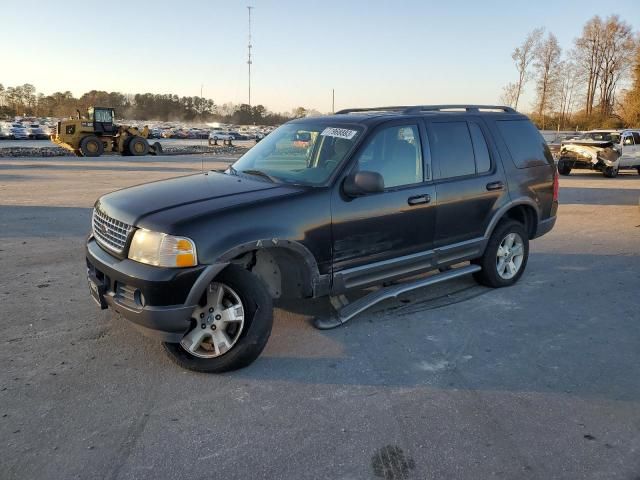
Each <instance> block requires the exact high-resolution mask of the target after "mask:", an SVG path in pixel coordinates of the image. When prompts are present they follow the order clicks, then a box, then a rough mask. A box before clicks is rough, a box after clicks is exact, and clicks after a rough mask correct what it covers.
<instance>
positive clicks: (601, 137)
mask: <svg viewBox="0 0 640 480" xmlns="http://www.w3.org/2000/svg"><path fill="white" fill-rule="evenodd" d="M580 140H597V141H599V142H613V143H618V142H620V134H619V133H618V132H587V133H585V134H583V135H582V136H581V137H580Z"/></svg>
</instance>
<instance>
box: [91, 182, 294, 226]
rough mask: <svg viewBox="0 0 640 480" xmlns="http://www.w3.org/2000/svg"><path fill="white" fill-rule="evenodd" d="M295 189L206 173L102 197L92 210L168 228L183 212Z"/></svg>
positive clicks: (141, 186) (145, 185) (275, 195)
mask: <svg viewBox="0 0 640 480" xmlns="http://www.w3.org/2000/svg"><path fill="white" fill-rule="evenodd" d="M296 190H297V189H294V188H291V187H287V186H285V185H281V184H274V183H267V182H263V181H260V180H252V179H248V178H246V177H237V176H233V175H226V174H224V173H217V172H206V173H198V174H195V175H188V176H185V177H176V178H171V179H168V180H161V181H158V182H152V183H145V184H142V185H137V186H135V187H130V188H125V189H123V190H118V191H115V192H113V193H109V194H107V195H104V196H102V197H101V198H100V199H99V200H98V201H97V202H96V205H95V207H96V208H98V209H100V210H101V211H103V212H104V213H106V214H107V215H109V216H110V217H112V218H115V219H116V220H120V221H122V222H125V223H128V224H129V225H136V226H141V223H142V224H143V225H144V223H145V219H147V218H148V217H153V218H162V219H163V221H162V222H161V223H163V224H164V225H169V224H171V223H172V221H173V217H175V216H176V214H177V212H178V211H179V212H180V215H179V220H184V218H185V216H184V215H185V213H188V214H189V215H195V214H197V213H198V212H202V211H203V210H206V211H207V212H212V211H215V210H219V209H223V208H228V207H231V206H234V205H238V204H245V203H250V202H254V201H258V200H262V199H264V198H269V197H277V196H281V195H284V194H289V193H292V192H295V191H296ZM172 212H173V213H172ZM176 220H178V219H176ZM153 223H156V222H153ZM166 233H171V232H166Z"/></svg>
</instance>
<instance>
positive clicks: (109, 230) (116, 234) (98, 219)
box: [92, 208, 132, 253]
mask: <svg viewBox="0 0 640 480" xmlns="http://www.w3.org/2000/svg"><path fill="white" fill-rule="evenodd" d="M92 226H93V235H94V237H95V238H96V240H97V241H98V243H100V244H101V245H103V246H105V247H106V248H108V249H109V250H111V251H113V252H115V253H122V252H123V251H124V247H125V245H126V244H127V238H129V234H130V233H131V228H132V227H131V225H128V224H126V223H124V222H121V221H120V220H116V219H115V218H111V217H110V216H108V215H106V214H104V213H103V212H101V211H100V210H98V209H96V208H94V209H93V222H92Z"/></svg>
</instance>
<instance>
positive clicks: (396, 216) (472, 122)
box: [85, 105, 558, 372]
mask: <svg viewBox="0 0 640 480" xmlns="http://www.w3.org/2000/svg"><path fill="white" fill-rule="evenodd" d="M301 140H304V144H305V145H304V146H300V145H299V143H300V142H301ZM557 209H558V177H557V171H556V168H555V165H554V162H553V158H552V157H551V154H550V152H549V149H548V147H547V145H546V143H545V142H544V140H543V139H542V137H541V135H540V133H539V132H538V130H537V129H536V128H535V126H534V125H533V124H532V123H531V122H530V121H529V120H528V119H527V117H526V116H524V115H521V114H519V113H518V112H516V111H515V110H513V109H512V108H510V107H501V106H474V105H463V106H460V105H454V106H413V107H380V108H374V109H350V110H343V111H341V112H338V113H337V114H335V115H330V116H325V117H313V118H310V117H306V118H302V119H297V120H293V121H291V122H289V123H286V124H284V125H282V126H281V127H280V128H278V129H277V130H275V131H274V132H273V133H271V134H270V135H268V136H267V137H265V138H264V140H262V141H261V142H259V143H258V144H257V145H256V146H255V147H253V148H252V149H251V150H249V151H248V152H246V153H245V154H244V155H243V156H242V157H241V158H240V159H239V160H238V161H236V162H235V163H234V164H233V165H231V166H230V167H229V168H228V169H226V170H225V171H209V172H204V173H198V174H194V175H189V176H184V177H179V178H173V179H168V180H164V181H159V182H154V183H149V184H145V185H139V186H135V187H131V188H127V189H123V190H119V191H116V192H113V193H109V194H107V195H104V196H102V197H100V198H99V199H98V200H97V202H96V203H95V206H94V209H93V217H92V230H91V234H90V235H89V237H88V239H87V242H86V246H85V254H86V265H87V279H88V284H89V292H90V294H91V296H92V297H93V299H94V300H95V301H96V303H97V304H98V305H99V306H100V308H102V309H107V308H109V309H111V310H113V311H114V312H116V313H118V314H120V315H121V316H122V317H124V318H125V319H127V320H128V321H130V322H131V324H132V325H133V326H135V327H137V328H138V329H139V330H140V331H142V332H143V333H145V334H147V335H150V336H152V337H155V338H157V339H159V340H161V341H162V342H163V345H164V349H165V350H166V352H167V353H168V354H169V356H170V357H171V358H172V359H173V360H174V361H175V362H176V363H178V364H179V365H180V366H182V367H184V368H187V369H191V370H196V371H202V372H224V371H228V370H233V369H237V368H240V367H244V366H246V365H249V364H250V363H251V362H253V361H254V360H255V359H256V358H257V357H258V356H259V355H260V353H261V352H262V350H263V348H264V347H265V345H266V343H267V340H268V338H269V335H270V333H271V328H272V322H273V301H274V300H275V299H282V298H318V297H329V299H330V303H331V305H333V307H334V309H335V310H334V311H333V313H332V314H331V315H327V316H320V317H317V318H315V319H314V322H313V323H314V326H315V327H317V328H320V329H329V328H336V327H340V326H341V325H344V324H345V323H346V322H348V321H350V320H351V319H353V318H354V317H356V316H357V315H358V314H360V313H361V312H363V311H364V310H366V309H368V308H370V307H372V306H373V305H375V304H377V303H378V302H381V301H383V300H385V299H388V298H391V297H396V296H398V295H400V294H401V293H403V292H406V291H410V290H415V289H417V288H422V287H425V286H428V285H433V284H436V283H440V282H444V281H448V280H451V279H454V278H458V277H461V276H465V275H473V276H474V278H475V279H476V280H477V281H478V282H479V283H481V284H482V285H486V286H489V287H494V288H499V287H508V286H511V285H513V284H514V283H515V282H517V281H518V279H519V278H520V277H521V276H522V274H523V273H524V271H525V267H526V265H527V260H528V256H529V241H530V240H532V239H534V238H537V237H540V236H541V235H544V234H545V233H547V232H549V231H550V230H551V229H552V228H553V226H554V224H555V221H556V212H557ZM370 287H375V288H372V289H371V288H370ZM365 288H370V289H369V290H368V293H367V294H366V295H364V296H361V297H360V298H357V299H352V300H349V298H348V296H347V295H349V294H350V292H353V291H354V290H362V289H365ZM516 301H517V300H516Z"/></svg>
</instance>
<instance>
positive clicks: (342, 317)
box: [313, 265, 481, 330]
mask: <svg viewBox="0 0 640 480" xmlns="http://www.w3.org/2000/svg"><path fill="white" fill-rule="evenodd" d="M480 270H481V267H480V266H479V265H467V266H465V267H459V268H455V269H452V270H446V271H444V272H442V273H438V274H435V275H431V276H429V277H427V278H421V279H419V280H415V281H413V282H407V283H400V284H398V285H390V286H388V287H381V288H380V289H378V290H376V291H374V292H371V293H369V294H368V295H365V296H364V297H362V298H359V299H358V300H355V301H353V302H348V301H346V298H345V297H344V296H340V297H339V299H338V298H335V297H332V303H333V304H334V305H335V304H340V303H342V304H343V305H344V306H342V307H341V308H338V309H336V315H332V316H331V317H329V318H324V317H316V318H314V319H313V326H314V327H316V328H318V329H320V330H328V329H330V328H336V327H339V326H340V325H344V324H345V323H347V322H348V321H349V320H351V319H352V318H353V317H355V316H356V315H358V314H359V313H362V312H364V311H365V310H367V309H368V308H371V307H372V306H373V305H375V304H377V303H380V302H381V301H383V300H386V299H388V298H395V297H397V296H398V295H400V294H402V293H405V292H409V291H411V290H415V289H417V288H422V287H427V286H429V285H435V284H436V283H441V282H446V281H447V280H452V279H454V278H458V277H462V276H464V275H468V274H470V273H474V272H478V271H480ZM345 301H346V302H345ZM345 303H346V304H345Z"/></svg>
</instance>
